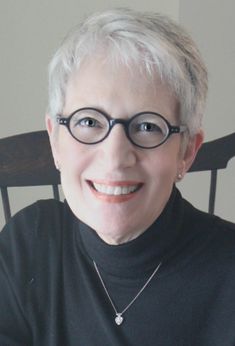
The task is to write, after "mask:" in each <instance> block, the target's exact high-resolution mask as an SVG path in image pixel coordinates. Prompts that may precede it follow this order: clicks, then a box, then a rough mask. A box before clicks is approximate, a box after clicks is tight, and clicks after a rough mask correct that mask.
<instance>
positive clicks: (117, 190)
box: [88, 180, 143, 202]
mask: <svg viewBox="0 0 235 346" xmlns="http://www.w3.org/2000/svg"><path fill="white" fill-rule="evenodd" d="M88 184H89V186H90V188H91V190H92V192H93V193H94V194H95V195H96V197H98V198H102V199H106V200H107V201H110V202H124V201H126V200H128V199H129V198H132V197H134V194H135V192H137V191H138V190H139V189H140V188H141V187H142V186H143V183H136V182H111V183H103V182H97V181H91V180H90V181H88Z"/></svg>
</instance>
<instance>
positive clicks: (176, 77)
mask: <svg viewBox="0 0 235 346" xmlns="http://www.w3.org/2000/svg"><path fill="white" fill-rule="evenodd" d="M100 49H102V50H104V49H105V55H106V58H107V59H108V60H111V61H112V62H118V63H124V64H126V65H127V66H130V68H131V66H133V62H136V63H137V64H138V66H141V68H142V69H144V71H145V73H147V74H149V76H154V74H155V73H158V75H160V77H161V79H162V81H164V82H165V83H166V84H167V85H168V87H169V88H170V90H171V91H172V92H173V93H174V95H175V96H176V97H177V100H178V101H179V104H180V114H179V117H180V122H181V123H182V124H185V125H187V127H188V129H189V133H190V135H191V136H192V135H194V134H195V133H197V131H198V130H199V128H200V127H201V120H202V116H203V113H204V109H205V101H206V94H207V71H206V67H205V65H204V62H203V60H202V58H201V55H200V52H199V50H198V48H197V46H196V45H195V43H194V42H193V40H192V39H191V38H190V36H189V35H188V34H187V33H186V32H185V30H184V29H183V28H182V27H181V26H179V25H178V24H177V23H175V22H174V21H172V20H171V19H169V18H168V17H166V16H163V15H160V14H157V13H147V12H145V13H143V12H137V11H134V10H130V9H116V10H110V11H106V12H103V13H98V14H95V15H93V16H91V17H89V18H88V19H86V20H85V21H84V22H83V23H81V24H80V25H79V26H77V27H75V28H74V29H73V30H72V31H71V32H70V33H69V34H68V36H67V37H66V38H65V40H64V41H63V42H62V44H61V46H60V47H59V49H58V50H57V52H56V53H55V55H54V57H53V58H52V60H51V63H50V65H49V105H48V112H49V114H50V115H51V117H52V118H55V116H56V115H57V114H58V113H62V112H63V107H64V103H65V97H66V87H67V83H68V80H69V78H70V76H71V74H72V73H73V72H74V70H75V69H78V68H79V66H80V64H81V62H82V61H83V60H84V59H86V58H88V57H94V58H95V56H96V54H98V51H99V50H100Z"/></svg>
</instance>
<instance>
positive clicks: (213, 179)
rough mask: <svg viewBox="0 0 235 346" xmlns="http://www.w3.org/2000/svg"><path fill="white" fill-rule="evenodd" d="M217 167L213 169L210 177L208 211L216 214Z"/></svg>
mask: <svg viewBox="0 0 235 346" xmlns="http://www.w3.org/2000/svg"><path fill="white" fill-rule="evenodd" d="M217 172H218V171H217V169H213V170H212V171H211V178H210V192H209V207H208V212H209V213H210V214H214V211H215V197H216V187H217Z"/></svg>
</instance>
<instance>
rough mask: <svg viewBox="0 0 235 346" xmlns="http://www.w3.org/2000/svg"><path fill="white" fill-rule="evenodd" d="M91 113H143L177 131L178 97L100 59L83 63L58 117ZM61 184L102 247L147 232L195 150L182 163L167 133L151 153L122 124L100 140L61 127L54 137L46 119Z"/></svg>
mask: <svg viewBox="0 0 235 346" xmlns="http://www.w3.org/2000/svg"><path fill="white" fill-rule="evenodd" d="M83 107H94V108H97V109H100V110H101V111H104V112H105V113H107V114H109V115H110V116H111V117H112V118H121V119H128V118H130V117H131V116H133V115H134V114H136V113H139V112H142V111H153V112H157V113H160V114H162V115H163V116H164V117H165V118H166V119H167V120H168V121H169V122H170V123H171V124H172V125H179V123H178V120H177V115H178V112H179V109H178V108H179V107H178V103H177V101H176V99H175V98H174V97H173V95H172V94H171V93H170V92H169V90H168V88H167V87H166V86H164V85H163V84H162V83H161V82H160V80H159V79H158V78H157V77H156V78H155V79H154V83H153V81H152V82H151V81H150V80H148V79H147V78H146V77H144V76H143V74H140V73H138V67H136V69H135V70H134V72H131V71H130V70H129V69H128V68H127V67H125V66H120V67H115V68H114V67H112V66H111V65H107V64H104V63H103V62H102V61H96V62H94V61H93V62H90V61H88V62H86V63H84V64H83V65H82V66H81V68H80V69H79V70H78V71H77V72H76V73H74V74H73V77H72V78H71V79H70V81H69V84H68V88H67V94H66V102H65V107H64V111H63V116H65V117H66V116H68V115H69V114H71V113H72V112H74V111H75V110H76V109H79V108H83ZM47 128H48V132H49V135H50V138H51V144H52V150H53V155H54V159H55V161H56V162H57V163H58V165H59V167H60V171H61V183H62V187H63V191H64V194H65V197H66V200H67V202H68V204H69V206H70V208H71V209H72V211H73V213H74V214H75V215H76V216H77V217H78V218H79V219H80V220H82V221H83V222H85V223H86V224H88V225H89V226H90V227H92V228H93V229H94V230H95V231H96V232H97V234H98V235H99V236H100V237H101V238H102V239H103V240H104V241H105V242H107V243H110V244H118V243H122V242H126V241H129V240H131V239H133V238H136V237H137V236H138V235H139V234H141V233H142V232H144V231H145V230H146V229H147V228H148V227H149V226H150V225H151V224H152V223H153V222H154V220H155V219H156V218H157V217H158V216H159V215H160V214H161V212H162V210H163V209H164V207H165V205H166V203H167V201H168V199H169V197H170V194H171V191H172V187H173V184H174V182H175V181H176V177H177V175H178V174H179V173H184V171H185V170H186V169H187V167H188V166H189V165H190V162H191V161H192V158H193V156H194V154H195V152H196V149H197V147H199V141H198V145H195V143H194V145H193V146H191V150H190V151H188V152H187V151H186V152H187V154H185V155H184V157H182V153H181V152H182V151H181V150H180V145H181V140H182V137H181V135H172V136H171V137H170V138H169V139H168V140H167V142H165V143H164V144H163V145H161V146H159V147H157V148H154V149H142V148H138V147H137V146H135V145H133V144H132V143H131V142H130V141H129V140H128V138H127V137H126V135H125V132H124V129H123V127H122V125H121V124H117V125H115V126H114V127H113V129H112V131H111V132H110V134H109V136H108V137H107V138H106V139H105V140H104V141H102V142H100V143H97V144H94V145H87V144H82V143H79V142H78V141H76V140H75V139H74V138H73V137H72V136H71V135H70V133H69V132H68V130H67V129H66V127H65V126H59V129H58V134H57V136H55V137H54V136H53V131H54V124H53V122H52V121H51V120H50V118H47Z"/></svg>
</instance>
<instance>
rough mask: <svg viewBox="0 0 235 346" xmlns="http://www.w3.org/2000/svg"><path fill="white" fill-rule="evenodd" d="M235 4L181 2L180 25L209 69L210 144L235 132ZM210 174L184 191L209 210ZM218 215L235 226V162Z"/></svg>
mask: <svg viewBox="0 0 235 346" xmlns="http://www.w3.org/2000/svg"><path fill="white" fill-rule="evenodd" d="M234 13H235V1H234V0H224V1H223V2H222V1H220V0H197V1H194V0H181V1H180V6H179V21H180V22H181V24H183V25H184V26H185V27H186V28H187V29H188V30H189V31H190V32H191V34H192V35H193V37H194V38H195V40H196V41H197V43H198V45H199V47H200V49H201V52H202V55H203V56H204V59H205V61H206V64H207V66H208V69H209V96H208V103H207V110H206V114H205V117H204V128H205V134H206V140H212V139H215V138H217V137H220V136H224V135H226V134H229V133H231V132H234V131H235V106H234V95H235V78H234V76H235V21H234ZM208 179H209V175H208V174H207V173H200V174H195V173H192V174H188V175H187V177H186V179H184V181H183V183H182V184H181V185H182V186H181V190H182V192H183V194H184V196H186V197H187V198H188V199H189V200H190V201H192V202H193V204H194V205H196V206H198V207H199V208H201V209H206V208H207V196H208ZM215 213H216V214H218V215H220V216H221V217H223V218H226V219H228V220H231V221H233V222H235V158H234V159H232V160H231V161H230V163H229V165H228V168H227V169H226V170H224V171H221V173H219V178H218V189H217V198H216V210H215Z"/></svg>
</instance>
